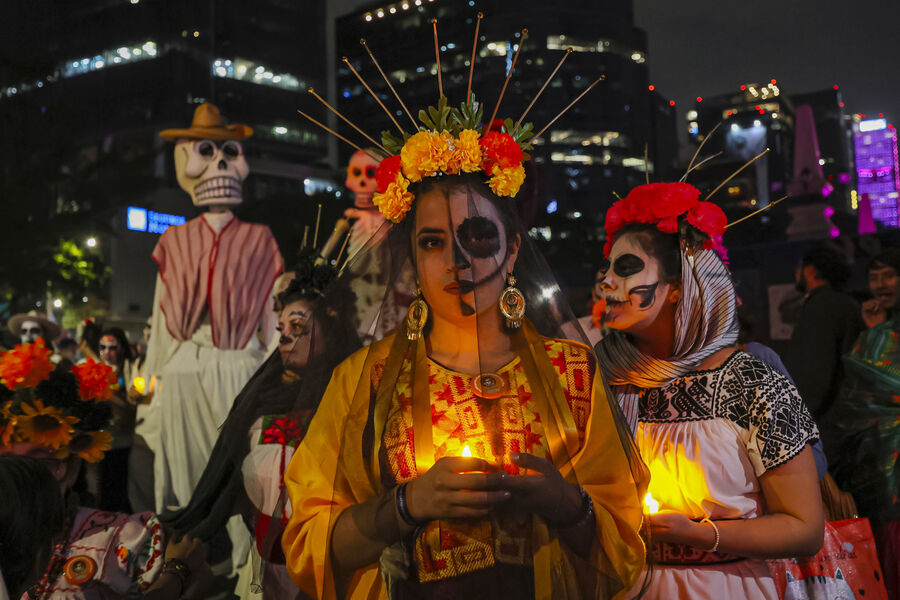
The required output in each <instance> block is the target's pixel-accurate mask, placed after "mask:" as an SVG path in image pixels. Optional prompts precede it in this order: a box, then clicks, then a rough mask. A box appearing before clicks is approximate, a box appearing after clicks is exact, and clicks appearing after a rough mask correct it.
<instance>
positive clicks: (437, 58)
mask: <svg viewBox="0 0 900 600" xmlns="http://www.w3.org/2000/svg"><path fill="white" fill-rule="evenodd" d="M431 27H432V29H433V30H434V60H435V61H436V62H437V76H438V94H439V96H438V98H443V97H444V84H443V82H442V81H441V49H440V48H439V47H438V35H437V19H431Z"/></svg>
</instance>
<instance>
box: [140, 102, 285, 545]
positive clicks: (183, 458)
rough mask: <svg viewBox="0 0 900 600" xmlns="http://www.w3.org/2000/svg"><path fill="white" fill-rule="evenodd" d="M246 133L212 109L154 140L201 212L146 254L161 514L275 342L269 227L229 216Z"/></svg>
mask: <svg viewBox="0 0 900 600" xmlns="http://www.w3.org/2000/svg"><path fill="white" fill-rule="evenodd" d="M251 134H252V130H251V129H250V128H249V127H247V126H245V125H225V124H223V122H222V118H221V116H220V115H219V111H218V109H217V108H216V107H215V106H213V105H212V104H201V105H200V106H198V107H197V109H196V111H195V113H194V120H193V123H192V124H191V127H190V128H188V129H169V130H166V131H163V132H162V133H161V134H160V136H161V137H162V138H163V139H165V140H167V141H174V142H176V145H175V168H176V171H177V175H178V182H179V184H180V185H181V187H182V188H183V189H184V190H185V191H186V192H187V193H188V194H190V196H191V199H192V200H193V202H194V205H196V206H201V207H207V208H209V211H208V212H206V213H204V214H203V215H201V216H199V217H197V218H195V219H192V220H190V221H188V222H187V223H185V224H183V225H179V226H177V227H170V228H169V229H167V230H166V232H165V233H164V234H163V235H162V237H161V238H160V240H159V243H158V244H157V246H156V249H155V250H154V251H153V259H154V260H155V261H156V263H157V265H158V266H159V276H158V277H157V283H156V294H155V297H154V304H153V316H152V330H153V336H152V337H151V338H150V344H149V347H148V351H147V361H146V373H147V375H148V376H153V375H156V376H157V377H158V385H157V390H156V394H155V396H154V398H153V403H154V404H157V408H158V413H159V414H158V418H159V420H160V432H161V434H160V435H161V439H160V445H159V447H158V448H153V450H154V452H155V468H154V475H155V485H156V503H157V509H158V510H160V511H161V510H164V509H166V508H174V507H179V506H183V505H185V504H187V502H188V501H189V500H190V497H191V493H192V492H193V490H194V486H195V485H196V483H197V481H198V480H199V479H200V476H201V474H202V473H203V469H204V468H205V467H206V463H207V460H208V458H209V454H210V452H211V450H212V448H213V445H214V444H215V441H216V437H217V434H218V430H219V427H220V425H221V424H222V422H223V421H224V420H225V417H226V416H227V415H228V411H229V410H230V408H231V404H232V402H233V400H234V398H235V396H236V395H237V393H238V392H239V391H240V389H241V387H243V385H244V384H245V383H246V382H247V380H248V379H250V376H251V375H252V374H253V372H254V371H255V370H256V369H257V367H258V366H259V365H260V363H261V362H262V361H263V359H264V358H265V347H266V345H267V344H268V343H269V341H270V339H271V337H272V336H273V334H274V329H275V324H274V317H273V314H272V311H271V308H270V306H271V297H270V292H271V290H272V284H273V282H274V280H275V277H276V276H277V275H278V274H279V273H280V272H281V270H282V267H283V262H282V258H281V254H280V253H279V251H278V246H277V245H276V243H275V239H274V237H273V236H272V233H271V232H270V231H269V228H268V227H266V226H265V225H258V224H253V223H244V222H241V221H239V220H238V219H237V218H235V216H234V215H233V214H232V213H231V211H230V210H228V207H229V206H233V205H235V204H239V203H240V202H241V185H242V182H243V181H244V179H245V178H246V177H247V174H248V172H249V168H248V166H247V161H246V159H245V157H244V154H243V150H242V148H241V144H240V140H242V139H245V138H247V137H249V136H250V135H251ZM257 331H261V332H262V338H263V339H262V341H260V339H259V338H258V337H257ZM234 526H235V527H237V528H238V529H240V528H242V527H243V526H242V525H240V524H239V523H238V524H237V525H234ZM232 538H233V540H234V541H235V556H240V557H241V558H243V556H246V544H244V546H243V547H239V546H238V544H242V543H244V540H245V539H246V534H242V533H235V534H234V535H233V536H232Z"/></svg>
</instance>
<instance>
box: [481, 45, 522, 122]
mask: <svg viewBox="0 0 900 600" xmlns="http://www.w3.org/2000/svg"><path fill="white" fill-rule="evenodd" d="M526 37H528V30H527V29H523V30H522V35H521V36H519V47H518V48H516V53H515V54H513V59H512V64H511V65H510V66H509V73H507V74H506V79H504V80H503V87H502V88H501V89H500V97H499V98H497V104H496V106H494V112H493V113H492V114H491V118H490V119H489V120H488V122H487V124H488V127H490V126H491V123H493V122H494V119H495V118H497V111H498V110H500V103H501V102H503V94H505V93H506V86H507V85H509V80H510V78H511V77H512V74H513V71H514V70H515V68H516V61H517V60H519V52H521V51H522V46H524V45H525V38H526Z"/></svg>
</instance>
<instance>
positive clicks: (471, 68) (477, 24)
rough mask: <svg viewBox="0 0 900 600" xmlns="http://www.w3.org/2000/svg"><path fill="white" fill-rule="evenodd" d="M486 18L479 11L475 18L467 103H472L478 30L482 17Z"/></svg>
mask: <svg viewBox="0 0 900 600" xmlns="http://www.w3.org/2000/svg"><path fill="white" fill-rule="evenodd" d="M483 18H484V13H483V12H481V11H478V15H477V18H476V20H475V39H474V40H472V59H471V60H470V61H469V87H468V89H467V90H466V105H467V106H468V105H470V104H472V74H473V73H474V72H475V51H476V50H477V49H478V30H479V29H480V28H481V19H483Z"/></svg>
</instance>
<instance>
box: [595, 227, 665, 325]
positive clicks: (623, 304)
mask: <svg viewBox="0 0 900 600" xmlns="http://www.w3.org/2000/svg"><path fill="white" fill-rule="evenodd" d="M636 235H637V234H625V235H623V236H622V237H620V238H619V239H617V240H616V242H615V244H613V247H612V250H611V251H610V254H609V260H608V261H607V262H606V263H605V264H604V265H602V266H601V269H600V270H601V271H605V273H604V275H603V278H602V280H601V281H600V291H601V295H602V297H603V298H604V299H605V300H606V315H605V317H604V323H605V324H606V325H608V326H609V327H611V328H613V329H619V330H625V331H628V330H635V329H642V328H644V327H646V326H647V325H649V324H651V323H652V322H653V321H654V320H655V319H656V317H657V315H659V312H660V310H662V307H663V304H664V303H665V298H666V295H667V294H668V292H669V288H671V286H670V285H669V284H668V283H666V282H665V281H663V278H662V277H663V275H662V268H661V265H660V262H659V260H658V259H657V258H656V257H654V256H652V255H650V254H648V253H647V252H646V251H645V250H644V249H643V247H642V246H641V244H639V243H638V240H637V239H636Z"/></svg>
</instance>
